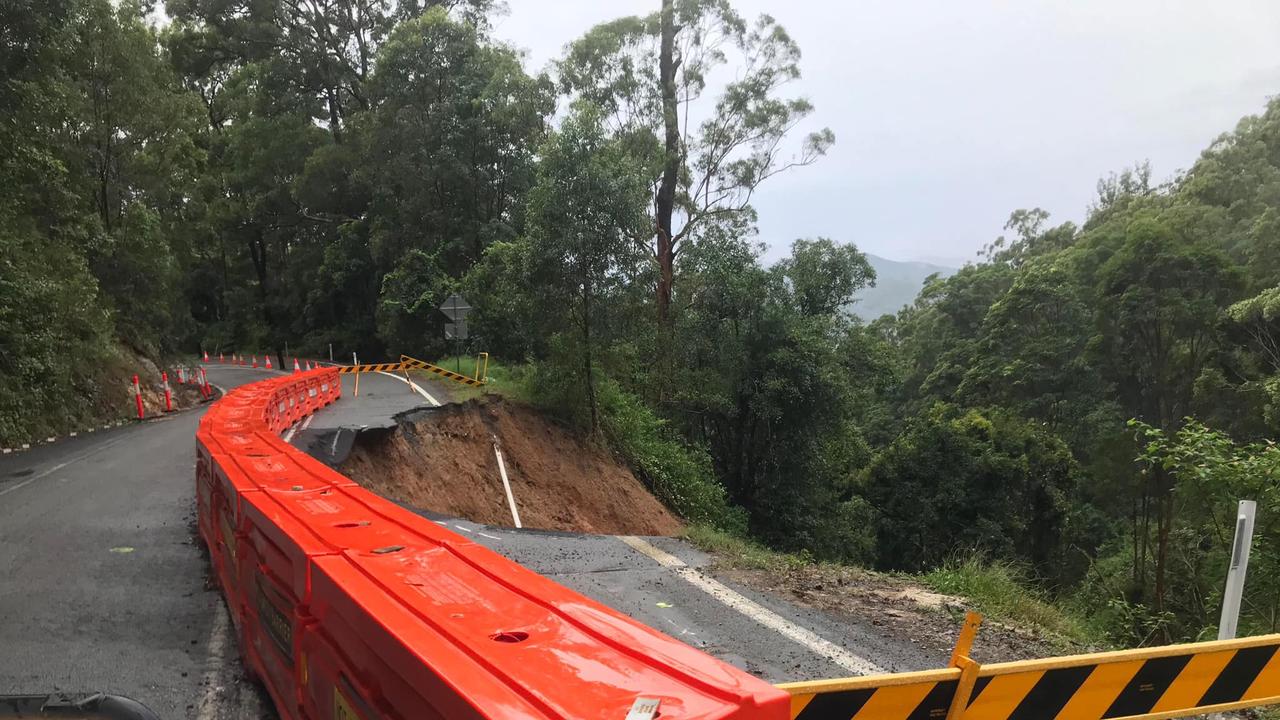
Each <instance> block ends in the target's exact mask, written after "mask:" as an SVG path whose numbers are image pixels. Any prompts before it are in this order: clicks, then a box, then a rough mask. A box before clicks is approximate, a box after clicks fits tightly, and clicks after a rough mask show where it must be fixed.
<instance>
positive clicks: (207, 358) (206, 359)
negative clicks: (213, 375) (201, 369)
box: [204, 350, 209, 362]
mask: <svg viewBox="0 0 1280 720" xmlns="http://www.w3.org/2000/svg"><path fill="white" fill-rule="evenodd" d="M204 361H205V362H209V351H208V350H205V351H204Z"/></svg>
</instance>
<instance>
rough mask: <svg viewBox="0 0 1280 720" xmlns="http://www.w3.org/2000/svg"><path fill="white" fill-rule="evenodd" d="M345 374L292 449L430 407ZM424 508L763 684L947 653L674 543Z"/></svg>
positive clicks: (373, 380) (937, 662) (340, 439)
mask: <svg viewBox="0 0 1280 720" xmlns="http://www.w3.org/2000/svg"><path fill="white" fill-rule="evenodd" d="M343 377H344V386H343V399H342V401H341V402H339V403H335V404H334V405H332V406H330V407H328V408H325V409H324V410H321V411H320V412H319V413H317V414H316V415H315V418H314V420H313V421H312V422H311V423H310V425H309V427H308V429H307V430H304V431H300V432H298V433H297V435H296V437H294V438H293V442H294V444H295V445H298V446H299V447H301V448H303V449H305V450H307V451H308V452H310V453H311V454H312V455H313V456H315V457H317V458H318V459H320V460H322V461H325V462H329V463H331V464H338V463H339V462H341V460H342V459H343V458H345V457H346V454H347V452H348V451H349V449H350V447H351V443H352V440H353V439H354V437H355V434H356V433H357V432H359V431H361V430H368V429H371V428H374V429H376V428H386V427H391V426H393V425H394V419H393V416H394V415H396V414H398V413H401V412H404V411H405V410H409V409H412V408H414V407H419V406H421V405H422V404H424V403H427V402H429V401H428V400H427V399H426V398H423V397H422V396H421V395H418V394H415V393H414V392H413V390H412V389H411V388H409V387H408V386H407V385H406V384H405V383H404V382H403V381H401V380H400V379H398V378H395V377H389V376H385V375H376V374H374V375H363V376H362V379H361V381H360V383H361V385H360V395H359V396H358V397H356V396H355V395H354V393H353V389H354V388H353V384H352V380H351V378H352V376H350V375H346V376H343ZM415 381H416V382H418V383H419V384H420V385H421V387H422V389H424V390H425V391H426V392H427V393H428V394H429V395H431V396H432V397H434V398H440V397H442V392H443V393H447V392H448V390H447V388H444V389H443V391H442V389H441V388H440V384H441V383H444V382H446V381H442V380H421V379H417V378H415ZM518 500H519V498H517V502H518ZM410 509H413V510H417V509H416V508H410ZM419 512H421V511H419ZM422 514H423V515H424V516H426V517H429V518H431V519H433V520H435V521H437V522H439V523H441V524H443V525H445V526H446V527H448V528H450V529H452V530H455V531H457V532H459V533H461V534H464V535H466V536H468V537H470V538H471V539H473V540H475V541H477V542H480V543H482V544H484V545H486V546H488V547H490V548H491V549H493V550H495V551H497V552H499V553H502V554H504V555H506V556H507V557H509V558H511V559H513V560H515V561H517V562H519V563H521V564H523V565H524V566H526V567H528V568H530V569H532V570H535V571H537V572H539V573H541V574H543V575H546V576H548V577H551V578H553V579H554V580H556V581H557V582H560V583H562V584H564V585H566V586H568V587H570V588H573V589H574V590H577V591H578V592H581V593H582V594H584V595H586V596H588V597H591V598H593V599H595V600H598V601H600V602H602V603H604V604H606V605H608V606H610V607H612V608H614V609H617V610H619V611H621V612H624V613H626V614H627V615H630V616H631V617H633V618H635V619H637V620H640V621H641V622H643V623H645V624H647V625H649V626H650V627H653V628H656V629H658V630H661V631H663V632H665V633H667V634H669V635H672V636H673V637H676V638H679V639H681V640H683V641H685V642H687V643H689V644H690V645H693V646H694V647H697V648H700V649H702V650H704V651H706V652H708V653H710V654H712V655H714V656H716V657H718V658H720V659H722V660H724V661H726V662H729V663H731V664H733V665H736V666H737V667H739V668H742V669H743V670H746V671H747V672H751V673H753V674H755V675H758V676H759V677H762V678H764V679H766V680H768V681H770V682H790V681H797V680H813V679H825V678H833V677H848V676H851V675H864V674H870V673H874V672H885V671H888V672H899V671H906V670H923V669H929V668H936V667H941V666H943V665H945V664H946V662H947V659H948V658H947V657H940V656H936V655H934V654H931V653H929V652H927V651H924V650H921V649H919V648H918V647H916V646H914V645H912V644H911V643H909V642H903V641H902V640H901V639H899V638H894V637H890V636H887V635H886V634H885V633H884V632H883V631H882V630H880V629H879V628H878V627H876V626H873V625H871V624H869V623H866V624H864V623H856V622H852V621H850V620H848V619H846V618H837V617H834V616H832V615H830V614H827V613H823V612H819V611H815V610H811V609H808V608H804V607H801V606H798V605H795V604H793V603H790V602H787V601H786V600H785V599H782V598H778V597H774V596H770V595H767V594H763V593H757V592H754V591H752V590H751V589H749V588H745V587H741V586H739V585H736V584H734V583H732V582H729V581H727V580H725V579H723V578H717V577H715V576H714V574H713V573H712V572H711V571H710V569H709V568H708V565H709V558H708V557H707V556H706V555H705V554H704V553H702V552H700V551H699V550H697V549H696V548H694V547H692V546H691V545H689V544H688V543H686V542H683V541H681V540H678V539H673V538H642V539H625V540H624V539H622V538H617V537H612V536H600V535H578V534H572V533H553V532H545V531H536V530H534V531H530V530H515V529H512V528H496V527H489V526H484V525H478V524H476V523H473V522H470V521H467V520H460V519H455V518H448V517H443V516H440V515H437V514H433V513H429V512H422ZM664 555H665V556H666V557H663V556H664Z"/></svg>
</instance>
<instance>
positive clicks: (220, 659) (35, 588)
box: [0, 364, 945, 720]
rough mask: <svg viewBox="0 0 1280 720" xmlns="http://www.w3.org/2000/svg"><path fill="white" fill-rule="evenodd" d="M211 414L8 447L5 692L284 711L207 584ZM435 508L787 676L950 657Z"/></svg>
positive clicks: (554, 536) (377, 414)
mask: <svg viewBox="0 0 1280 720" xmlns="http://www.w3.org/2000/svg"><path fill="white" fill-rule="evenodd" d="M208 367H209V372H208V374H209V379H210V381H211V382H213V383H215V384H217V385H220V386H222V387H225V388H230V387H234V386H235V385H239V384H242V383H245V382H251V381H253V380H256V379H260V378H265V377H268V376H269V375H270V373H267V372H265V371H261V370H252V369H248V368H238V367H220V366H218V365H217V364H213V365H210V366H208ZM418 383H419V384H420V387H421V390H422V391H423V392H418V391H415V390H413V389H412V388H410V387H409V386H408V385H407V384H405V383H404V382H403V381H401V380H400V379H398V378H392V377H388V376H382V375H364V376H362V377H361V380H360V385H361V387H360V395H359V397H356V396H355V393H354V390H355V388H354V378H353V377H351V376H344V388H343V399H342V400H341V401H340V402H338V403H335V404H334V405H332V406H330V407H329V408H326V409H324V410H322V411H321V412H320V413H317V414H316V416H315V417H314V418H313V419H312V420H311V421H310V422H309V423H307V427H306V428H301V427H299V428H297V429H296V430H295V431H294V432H293V433H291V434H290V435H289V437H291V438H292V441H293V442H294V443H295V444H296V445H298V446H300V447H303V448H305V449H307V450H308V451H309V452H312V453H313V454H315V455H317V456H318V457H321V458H322V459H327V460H334V459H337V458H338V457H339V456H343V455H345V449H342V448H341V446H342V445H346V446H347V447H349V443H350V439H351V438H352V437H354V434H355V433H356V432H358V431H359V430H360V429H362V428H370V427H387V426H389V425H390V424H391V423H393V420H392V418H393V416H394V415H395V414H397V413H399V412H402V411H404V410H408V409H412V408H414V407H419V406H421V405H423V404H429V403H431V402H433V399H429V398H428V397H427V396H431V397H432V398H436V397H440V395H441V394H440V393H439V390H440V388H438V387H436V386H435V384H434V383H433V382H431V381H421V380H419V381H418ZM433 389H434V390H435V391H436V393H434V394H433ZM202 412H203V410H202V409H197V410H192V411H188V412H183V413H178V414H175V415H172V416H169V417H165V418H161V419H157V420H154V421H151V422H147V423H142V424H137V425H132V426H128V427H123V428H118V429H115V430H111V431H100V432H96V433H93V434H90V435H82V436H80V437H78V438H72V439H68V440H64V441H61V442H58V443H55V444H53V445H49V446H41V447H37V448H34V449H32V450H30V451H28V452H25V453H21V454H17V455H11V456H0V694H10V693H44V692H55V691H58V692H72V693H76V692H93V691H103V692H110V693H116V694H121V695H126V696H129V697H132V698H134V699H136V700H139V701H141V702H143V703H145V704H146V705H148V706H149V707H151V708H152V709H153V710H155V711H156V712H157V713H158V714H159V715H160V716H161V717H163V718H175V719H176V718H188V719H189V720H218V719H223V718H256V717H263V716H264V715H266V716H269V715H271V713H270V711H269V710H264V709H263V703H262V699H261V696H260V694H259V692H258V691H256V690H255V689H254V687H253V686H252V685H250V684H247V683H245V682H244V681H243V677H242V673H243V670H242V668H241V666H240V664H239V660H238V653H237V649H236V646H235V642H234V640H233V638H232V637H231V635H230V633H229V630H228V626H229V622H228V620H227V616H226V610H225V607H224V605H223V602H222V599H221V596H220V594H218V593H217V592H216V591H215V590H213V589H211V586H209V585H207V579H206V578H207V573H208V563H207V560H206V559H205V558H204V557H203V556H202V554H201V552H200V550H199V549H198V547H197V545H196V542H195V537H194V512H195V503H194V498H193V483H194V457H195V431H196V426H197V424H198V422H199V419H200V416H201V414H202ZM335 440H339V441H341V442H335ZM335 448H337V449H335ZM330 450H333V452H332V454H331V453H330ZM424 514H426V513H424ZM428 516H429V517H431V516H430V515H428ZM432 519H433V520H435V521H437V522H440V523H442V524H445V525H446V526H448V527H450V528H452V529H454V530H456V531H458V532H460V533H463V534H466V535H468V536H470V537H472V538H474V539H476V540H477V541H479V542H482V543H484V544H486V545H488V546H489V547H492V548H493V549H494V550H496V551H498V552H500V553H503V554H505V555H507V556H508V557H511V558H513V559H515V560H516V561H518V562H521V563H523V564H525V565H526V566H528V567H530V568H531V569H533V570H536V571H538V572H541V573H543V574H545V575H548V576H550V577H552V578H553V579H555V580H557V581H559V582H561V583H563V584H565V585H567V586H569V587H571V588H574V589H576V590H578V591H579V592H582V593H583V594H585V595H588V596H590V597H592V598H595V599H596V600H599V601H601V602H603V603H605V604H608V605H610V606H611V607H614V608H616V609H618V610H620V611H621V612H624V613H627V614H628V615H630V616H632V617H634V618H637V619H638V620H640V621H642V622H644V623H646V624H648V625H650V626H652V627H654V628H657V629H658V630H661V631H663V632H666V633H668V634H670V635H672V636H673V637H676V638H679V639H681V640H683V641H684V642H687V643H689V644H690V645H693V646H695V647H698V648H701V649H703V650H705V651H706V652H709V653H711V654H712V655H715V656H717V657H720V658H721V659H723V660H725V661H727V662H730V663H732V664H734V665H737V666H738V667H741V668H743V669H744V670H747V671H748V672H752V673H755V674H756V675H759V676H760V677H763V678H765V679H767V680H769V681H772V682H782V681H788V680H801V679H817V678H828V677H840V676H848V675H854V674H863V673H866V672H874V671H877V670H882V669H883V670H891V671H898V670H910V669H922V668H926V667H936V666H939V665H940V664H941V663H942V662H944V661H945V658H935V657H930V656H928V655H926V654H924V653H921V652H920V651H917V650H914V649H913V648H911V647H910V646H904V645H903V644H902V643H901V642H895V641H894V639H893V638H888V637H884V636H882V635H881V634H880V633H879V631H878V630H877V629H876V628H874V627H870V626H862V625H858V624H851V623H850V622H849V621H847V620H843V619H839V618H835V617H832V616H829V615H826V614H824V613H820V612H816V611H812V610H807V609H804V608H800V607H798V606H795V605H793V604H791V603H789V602H786V601H785V600H784V599H781V598H776V597H770V596H766V595H762V594H759V593H754V592H752V591H751V590H749V589H747V588H742V587H737V586H734V585H732V584H731V583H727V582H725V581H723V580H722V579H717V578H715V577H714V576H713V575H712V574H711V573H710V572H709V571H707V570H706V568H705V565H706V561H707V558H706V556H705V555H703V554H702V553H700V552H698V551H697V550H696V549H694V548H692V547H691V546H689V545H687V544H686V543H683V542H681V541H678V540H673V539H670V538H643V539H642V538H617V537H609V536H585V535H574V534H564V533H548V532H539V531H519V530H514V529H507V528H494V527H486V526H482V525H477V524H475V523H471V522H468V521H465V520H458V519H451V518H441V517H438V516H436V517H432Z"/></svg>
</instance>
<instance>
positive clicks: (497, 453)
mask: <svg viewBox="0 0 1280 720" xmlns="http://www.w3.org/2000/svg"><path fill="white" fill-rule="evenodd" d="M493 456H494V457H496V458H498V473H499V474H500V475H502V488H503V489H504V490H506V491H507V506H508V507H510V508H511V519H512V521H514V522H515V524H516V527H521V525H520V511H519V510H517V509H516V498H515V496H514V495H512V494H511V481H510V480H509V479H507V466H506V463H504V462H502V451H501V450H499V449H498V439H497V438H494V439H493Z"/></svg>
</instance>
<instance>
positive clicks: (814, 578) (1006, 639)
mask: <svg viewBox="0 0 1280 720" xmlns="http://www.w3.org/2000/svg"><path fill="white" fill-rule="evenodd" d="M716 574H717V575H719V576H721V577H725V578H727V579H729V580H733V581H735V582H738V583H741V584H743V585H747V586H749V587H754V588H756V589H759V590H763V591H765V592H769V593H771V594H774V595H777V596H779V597H782V598H785V599H787V600H790V601H791V602H795V603H797V604H799V605H805V606H808V607H812V608H816V609H819V610H823V611H826V612H831V613H834V614H836V615H846V616H849V617H852V618H855V619H857V620H859V621H861V622H867V623H870V624H872V625H876V626H879V627H883V628H884V629H885V631H886V633H887V634H888V635H891V636H893V637H898V638H902V639H903V640H905V641H909V642H911V643H912V644H914V645H917V646H919V647H921V648H923V649H926V650H932V651H935V652H936V653H939V654H940V655H942V656H946V655H948V654H949V653H950V652H951V649H952V648H953V647H955V642H956V639H957V638H958V637H959V634H960V627H961V625H962V624H963V622H964V615H965V600H964V599H963V598H958V597H952V596H949V595H940V594H938V593H935V592H932V591H930V590H928V589H926V588H924V587H922V586H920V585H917V584H915V583H912V582H910V581H908V580H905V579H902V578H898V577H893V576H887V575H881V574H879V573H874V572H867V571H863V570H859V569H857V568H850V567H839V566H830V565H805V566H800V567H787V568H771V569H758V568H743V567H734V566H733V565H732V564H731V563H724V562H721V563H719V564H718V566H717V567H716ZM1093 649H1094V648H1085V647H1069V646H1065V645H1064V643H1063V642H1062V641H1056V640H1051V639H1047V638H1043V637H1040V636H1038V635H1036V634H1034V633H1031V632H1028V631H1026V630H1023V629H1021V628H1015V627H1010V626H1008V625H1003V624H1001V623H998V622H995V621H992V620H990V619H987V620H985V621H984V622H983V624H982V628H981V629H980V630H979V631H978V638H977V641H976V642H975V643H974V646H973V655H972V656H973V658H974V659H975V660H977V661H978V662H981V663H993V662H1005V661H1009V660H1027V659H1031V658H1039V657H1051V656H1054V655H1061V654H1064V653H1074V652H1088V651H1091V650H1093Z"/></svg>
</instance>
